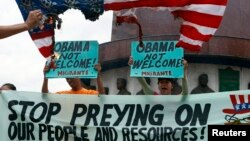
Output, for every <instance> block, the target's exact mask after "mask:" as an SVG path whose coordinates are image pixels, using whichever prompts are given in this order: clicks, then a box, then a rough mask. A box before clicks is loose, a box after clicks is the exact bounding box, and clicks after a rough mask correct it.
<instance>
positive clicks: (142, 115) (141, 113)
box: [132, 104, 150, 126]
mask: <svg viewBox="0 0 250 141" xmlns="http://www.w3.org/2000/svg"><path fill="white" fill-rule="evenodd" d="M149 108H150V105H149V104H147V105H146V106H145V108H144V110H142V107H141V105H140V104H137V108H136V113H135V117H134V122H133V124H132V125H133V126H138V124H139V121H140V123H141V125H142V126H145V125H146V124H147V118H148V113H149Z"/></svg>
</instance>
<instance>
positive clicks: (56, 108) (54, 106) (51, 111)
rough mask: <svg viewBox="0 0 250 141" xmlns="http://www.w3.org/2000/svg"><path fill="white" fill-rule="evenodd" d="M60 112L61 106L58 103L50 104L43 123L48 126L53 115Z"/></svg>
mask: <svg viewBox="0 0 250 141" xmlns="http://www.w3.org/2000/svg"><path fill="white" fill-rule="evenodd" d="M60 111H61V105H60V104H59V103H50V104H49V110H48V114H47V117H46V121H45V123H46V124H49V123H50V120H51V117H52V116H53V115H56V114H58V113H59V112H60Z"/></svg>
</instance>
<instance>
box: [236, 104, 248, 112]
mask: <svg viewBox="0 0 250 141" xmlns="http://www.w3.org/2000/svg"><path fill="white" fill-rule="evenodd" d="M234 109H235V111H241V110H250V103H241V104H236V105H234Z"/></svg>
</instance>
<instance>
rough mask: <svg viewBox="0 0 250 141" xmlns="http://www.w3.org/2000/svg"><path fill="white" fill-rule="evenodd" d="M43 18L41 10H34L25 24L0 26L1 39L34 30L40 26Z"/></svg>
mask: <svg viewBox="0 0 250 141" xmlns="http://www.w3.org/2000/svg"><path fill="white" fill-rule="evenodd" d="M42 17H43V15H42V12H41V11H40V10H33V11H30V12H29V15H28V18H27V20H26V21H25V22H24V23H20V24H14V25H6V26H0V39H3V38H7V37H9V36H12V35H15V34H18V33H21V32H23V31H27V30H30V29H33V28H34V27H36V26H38V25H39V24H40V21H41V20H42Z"/></svg>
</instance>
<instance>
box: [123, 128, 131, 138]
mask: <svg viewBox="0 0 250 141" xmlns="http://www.w3.org/2000/svg"><path fill="white" fill-rule="evenodd" d="M122 137H123V141H130V138H129V137H130V136H129V129H128V128H122Z"/></svg>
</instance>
